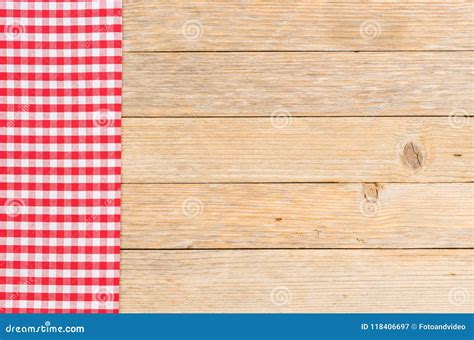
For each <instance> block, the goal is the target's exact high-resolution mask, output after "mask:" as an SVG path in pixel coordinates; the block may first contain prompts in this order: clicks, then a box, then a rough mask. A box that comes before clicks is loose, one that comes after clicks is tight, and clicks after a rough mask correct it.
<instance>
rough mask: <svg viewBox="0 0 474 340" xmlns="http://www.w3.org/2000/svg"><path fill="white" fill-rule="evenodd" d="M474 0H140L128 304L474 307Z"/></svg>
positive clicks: (132, 13) (131, 22)
mask: <svg viewBox="0 0 474 340" xmlns="http://www.w3.org/2000/svg"><path fill="white" fill-rule="evenodd" d="M473 14H474V5H473V2H472V1H452V0H450V1H448V0H438V1H390V0H376V1H355V0H352V1H350V0H338V1H315V0H312V1H309V0H306V1H291V0H289V1H278V0H266V1H263V0H241V1H237V0H232V1H231V0H202V1H185V0H178V1H158V0H124V59H123V61H124V65H123V67H124V73H123V79H124V87H123V102H124V110H123V117H124V118H123V180H122V181H123V194H122V196H123V202H122V259H121V311H122V312H474V289H473V287H474V278H473V260H474V257H473V255H474V252H473V245H474V200H473V199H474V176H473V169H474V167H473V166H474V145H473V143H474V124H473V119H474V118H473V117H471V115H472V113H473V108H474V105H473V104H474V67H473V65H474V59H473V57H474V34H473V33H474V21H473Z"/></svg>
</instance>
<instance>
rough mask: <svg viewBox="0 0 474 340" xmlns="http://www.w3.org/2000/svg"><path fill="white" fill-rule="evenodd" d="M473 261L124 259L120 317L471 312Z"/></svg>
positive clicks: (397, 257)
mask: <svg viewBox="0 0 474 340" xmlns="http://www.w3.org/2000/svg"><path fill="white" fill-rule="evenodd" d="M473 259H474V258H473V251H472V250H454V249H451V250H343V251H340V250H236V251H233V250H219V251H192V250H187V251H124V252H123V253H122V264H121V267H122V277H121V310H122V312H126V313H127V312H146V313H147V312H179V313H183V312H323V313H330V312H339V313H344V312H347V313H349V312H377V313H382V312H404V313H409V312H412V313H415V312H420V313H421V312H423V313H429V312H438V313H440V312H449V313H454V312H472V311H473V308H474V303H473V300H472V296H473V293H474V291H473V285H472V282H473V269H472V263H473V262H472V261H473ZM454 298H456V299H454ZM458 298H462V299H458Z"/></svg>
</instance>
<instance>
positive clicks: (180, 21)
mask: <svg viewBox="0 0 474 340" xmlns="http://www.w3.org/2000/svg"><path fill="white" fill-rule="evenodd" d="M472 15H473V6H472V2H471V1H468V0H467V1H454V0H449V1H448V0H444V1H403V2H401V1H394V0H389V1H386V0H375V1H360V0H345V1H340V0H338V1H312V0H304V1H301V0H298V1H296V0H290V1H279V0H270V1H267V0H265V1H263V0H248V1H247V0H246V1H238V0H233V1H229V0H206V1H194V2H190V1H186V0H177V1H158V0H131V1H127V2H126V3H125V11H124V25H125V27H124V36H125V40H124V43H125V50H127V51H190V50H192V51H200V50H201V51H202V50H205V51H216V50H224V51H235V50H239V51H248V50H252V51H268V50H324V51H336V50H358V51H359V50H390V51H394V50H427V49H428V50H459V49H472V48H473V47H474V39H473V35H472V32H473V27H474V26H473V22H472Z"/></svg>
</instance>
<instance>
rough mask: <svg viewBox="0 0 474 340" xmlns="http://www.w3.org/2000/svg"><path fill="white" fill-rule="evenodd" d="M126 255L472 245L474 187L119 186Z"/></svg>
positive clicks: (464, 185) (435, 185)
mask: <svg viewBox="0 0 474 340" xmlns="http://www.w3.org/2000/svg"><path fill="white" fill-rule="evenodd" d="M122 213H123V220H122V237H123V241H122V247H124V248H142V249H143V248H184V249H186V248H384V247H389V248H396V247H401V248H423V247H425V248H432V247H436V248H437V247H440V248H443V247H444V248H449V247H455V248H456V247H457V248H461V247H466V248H467V247H471V246H472V244H474V184H391V183H388V184H373V183H368V184H251V185H249V184H223V185H222V184H221V185H216V184H211V185H206V184H204V185H193V184H186V185H175V184H167V185H166V184H160V185H142V184H135V185H133V184H128V185H124V186H123V202H122Z"/></svg>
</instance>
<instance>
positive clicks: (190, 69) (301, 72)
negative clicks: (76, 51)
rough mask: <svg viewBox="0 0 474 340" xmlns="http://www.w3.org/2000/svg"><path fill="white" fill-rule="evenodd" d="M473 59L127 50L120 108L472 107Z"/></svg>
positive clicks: (330, 110)
mask: <svg viewBox="0 0 474 340" xmlns="http://www.w3.org/2000/svg"><path fill="white" fill-rule="evenodd" d="M473 40H474V37H473ZM473 59H474V53H473V52H460V53H449V52H444V53H434V52H423V53H402V52H401V53H198V54H196V53H178V54H168V53H166V54H127V55H125V58H124V62H125V66H124V67H125V69H126V70H127V72H126V73H125V74H124V83H125V91H124V116H126V117H136V116H146V117H200V116H270V115H271V114H272V113H274V112H278V111H279V110H280V111H281V110H284V111H285V112H288V113H291V114H292V115H296V116H387V115H388V116H393V115H396V116H413V115H431V116H432V115H441V116H448V115H449V114H451V112H453V111H454V110H455V109H460V110H465V111H466V112H470V113H472V109H473V108H474V97H473V96H472V91H473V90H472V80H473V79H474V68H473V67H472V60H473Z"/></svg>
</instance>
